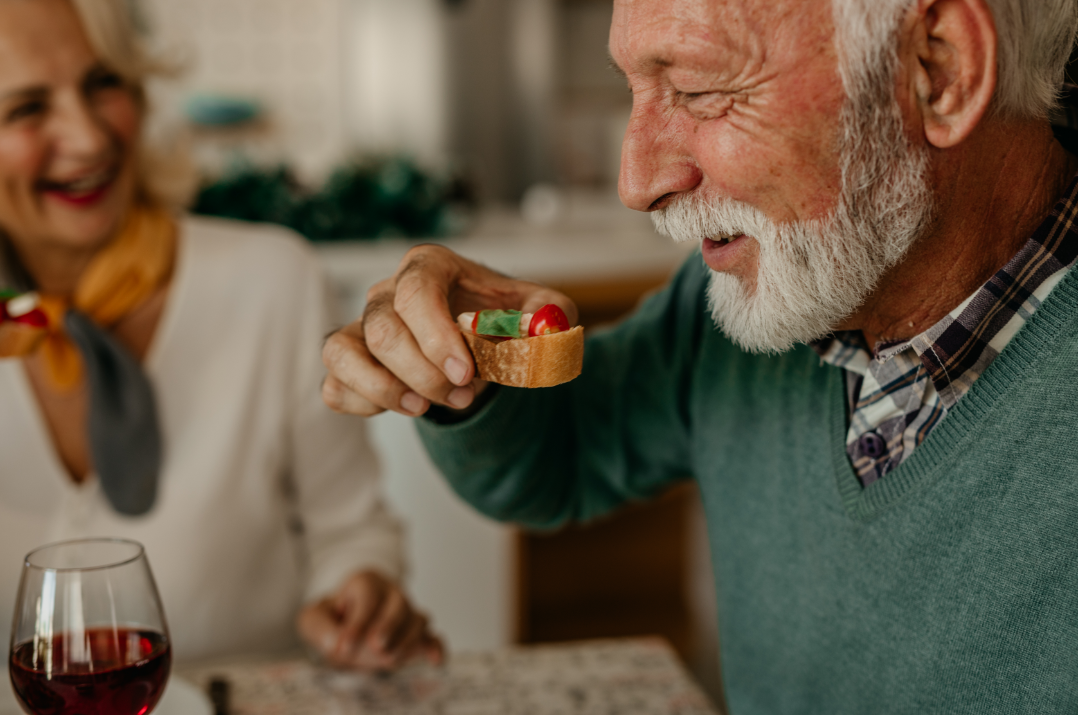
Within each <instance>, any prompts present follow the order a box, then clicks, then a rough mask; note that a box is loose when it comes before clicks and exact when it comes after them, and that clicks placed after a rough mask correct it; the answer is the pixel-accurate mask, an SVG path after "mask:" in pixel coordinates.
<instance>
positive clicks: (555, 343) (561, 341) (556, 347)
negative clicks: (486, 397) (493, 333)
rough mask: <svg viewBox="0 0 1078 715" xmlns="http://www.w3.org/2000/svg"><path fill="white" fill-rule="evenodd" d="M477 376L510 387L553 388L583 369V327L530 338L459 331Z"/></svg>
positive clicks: (572, 377) (575, 375)
mask: <svg viewBox="0 0 1078 715" xmlns="http://www.w3.org/2000/svg"><path fill="white" fill-rule="evenodd" d="M461 332H462V334H463V335H464V341H465V342H466V343H468V347H469V348H470V349H471V351H472V356H473V357H474V358H475V367H476V370H477V373H478V374H477V377H479V378H480V379H483V380H489V381H490V382H496V383H498V384H499V385H509V386H510V387H553V386H554V385H560V384H562V383H563V382H569V381H570V380H572V379H574V378H575V377H577V376H578V375H579V374H580V371H581V370H582V369H583V368H584V328H581V327H580V326H577V327H575V328H573V329H572V330H567V331H565V332H564V333H554V334H553V335H540V336H538V337H534V338H516V339H514V340H502V341H498V340H492V339H490V338H484V337H483V336H481V335H473V334H472V333H469V332H465V331H461Z"/></svg>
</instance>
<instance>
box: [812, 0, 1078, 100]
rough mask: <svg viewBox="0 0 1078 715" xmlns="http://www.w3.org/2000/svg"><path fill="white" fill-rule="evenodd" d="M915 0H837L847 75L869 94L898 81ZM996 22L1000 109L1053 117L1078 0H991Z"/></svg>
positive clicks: (854, 90)
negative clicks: (900, 48) (900, 46)
mask: <svg viewBox="0 0 1078 715" xmlns="http://www.w3.org/2000/svg"><path fill="white" fill-rule="evenodd" d="M914 2H915V0H832V3H833V11H834V17H835V27H836V31H837V35H838V45H839V56H840V58H841V72H842V80H843V82H844V84H845V86H846V90H847V92H848V93H850V94H851V96H853V95H860V96H866V95H869V94H873V93H875V92H876V91H877V90H876V89H874V88H872V87H869V86H866V84H871V83H881V82H883V83H885V84H882V85H881V84H877V88H879V87H881V86H882V87H886V88H887V91H891V90H892V88H893V87H894V78H895V74H894V67H895V63H896V59H897V58H896V49H897V48H896V44H897V42H896V39H897V31H898V28H899V26H900V24H901V22H902V19H903V17H904V16H905V13H906V12H907V11H908V10H909V9H910V8H911V7H912V6H913V5H914ZM986 2H987V3H988V6H989V8H990V9H991V10H992V14H993V16H994V17H995V21H996V33H997V35H998V46H997V72H998V76H999V79H998V82H997V86H996V94H995V98H994V100H993V110H994V111H995V113H996V114H997V115H998V116H1001V117H1008V118H1018V117H1026V118H1038V119H1041V118H1046V117H1047V116H1048V114H1049V112H1050V111H1051V110H1052V109H1053V108H1054V107H1055V106H1056V102H1057V101H1058V97H1059V91H1060V88H1061V87H1062V85H1063V77H1064V70H1065V69H1066V65H1067V60H1068V58H1069V57H1070V53H1071V48H1072V47H1073V45H1074V40H1075V36H1076V34H1078V2H1075V0H986Z"/></svg>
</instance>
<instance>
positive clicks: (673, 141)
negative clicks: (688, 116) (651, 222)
mask: <svg viewBox="0 0 1078 715" xmlns="http://www.w3.org/2000/svg"><path fill="white" fill-rule="evenodd" d="M663 114H664V112H661V111H656V110H655V109H653V108H652V107H648V106H643V107H641V106H639V105H638V104H635V103H634V106H633V114H632V117H631V118H630V119H629V128H628V129H627V130H626V131H625V139H624V140H623V141H622V145H621V174H620V176H619V177H618V194H619V195H620V196H621V202H622V203H623V204H625V205H626V206H628V207H629V208H631V209H635V210H637V211H654V210H656V209H660V208H662V207H663V206H664V205H665V204H666V202H667V200H668V199H670V198H672V197H674V196H676V195H677V194H680V193H682V192H686V191H691V190H692V189H694V188H696V186H697V185H698V184H699V183H700V180H701V179H702V178H703V174H702V173H701V171H700V168H699V167H698V166H697V165H696V161H695V160H694V159H693V158H692V156H691V155H690V154H689V153H688V151H687V147H686V144H687V142H686V138H687V136H686V130H685V129H683V128H682V127H681V126H679V123H678V121H677V120H676V119H675V118H671V117H669V116H663Z"/></svg>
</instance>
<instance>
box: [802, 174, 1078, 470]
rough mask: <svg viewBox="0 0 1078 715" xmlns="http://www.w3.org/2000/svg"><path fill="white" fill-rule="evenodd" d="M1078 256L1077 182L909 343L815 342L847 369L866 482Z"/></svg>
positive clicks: (924, 431) (1002, 343)
mask: <svg viewBox="0 0 1078 715" xmlns="http://www.w3.org/2000/svg"><path fill="white" fill-rule="evenodd" d="M1076 258H1078V178H1076V179H1075V180H1074V181H1072V182H1071V185H1070V187H1069V188H1068V189H1067V191H1066V193H1065V194H1064V195H1063V197H1062V198H1061V199H1060V200H1059V202H1058V203H1057V204H1056V205H1055V208H1053V209H1052V213H1051V214H1050V215H1049V216H1048V218H1047V219H1045V221H1044V222H1043V223H1042V224H1041V225H1040V227H1039V228H1038V229H1037V230H1036V231H1035V232H1034V234H1033V236H1032V237H1031V238H1030V239H1029V240H1028V241H1027V242H1026V244H1025V245H1024V246H1023V247H1022V249H1021V250H1020V251H1019V252H1018V253H1017V254H1016V255H1015V256H1014V258H1012V259H1011V260H1010V262H1009V263H1007V265H1006V266H1004V267H1003V268H1002V269H1000V270H999V271H998V272H997V273H996V274H995V275H994V276H992V278H991V279H990V280H989V281H988V282H987V283H985V284H984V285H983V286H982V287H981V288H980V289H979V290H978V291H977V292H976V293H974V294H973V295H971V296H970V297H969V298H967V299H966V300H965V301H964V302H963V303H962V304H961V305H959V306H958V307H957V308H955V309H954V310H953V311H951V313H950V314H948V315H947V316H946V317H944V318H943V320H941V321H940V322H938V323H936V324H935V325H933V326H932V327H931V328H929V329H928V330H926V331H925V332H923V333H921V334H920V335H917V336H915V337H913V338H912V339H910V340H905V341H902V342H893V343H880V344H877V345H876V346H875V349H874V350H872V351H871V352H870V351H869V349H868V346H867V345H866V344H865V343H864V339H863V338H862V336H861V333H860V332H839V333H835V334H834V335H832V336H829V337H827V338H825V339H823V340H820V341H817V342H816V343H814V344H813V348H814V349H815V350H816V351H817V352H818V353H819V354H820V357H821V358H822V359H823V360H824V361H825V362H828V363H830V364H832V365H836V366H838V367H841V368H844V369H845V371H846V398H847V415H848V416H849V425H850V427H849V431H848V432H847V434H846V453H847V454H848V455H849V457H850V462H851V463H852V464H853V468H854V470H855V471H856V472H857V475H858V477H860V479H861V483H862V484H863V485H864V486H868V485H869V484H872V483H873V482H875V481H876V480H878V479H880V478H881V477H883V476H884V475H885V474H887V473H888V472H890V471H891V470H893V469H895V468H896V467H897V466H898V465H899V464H901V463H902V462H903V461H904V460H905V459H906V458H908V457H909V456H910V454H911V453H912V452H913V450H914V449H915V448H916V447H917V446H918V445H919V444H921V442H923V441H924V440H925V438H926V437H927V436H928V434H929V433H930V432H931V431H932V429H933V428H934V427H935V426H936V425H938V424H939V423H940V420H942V419H943V418H944V416H946V414H947V411H948V410H950V409H951V408H952V407H954V406H955V403H957V402H958V401H959V400H960V399H962V397H963V396H964V395H965V394H966V393H967V392H968V391H969V389H970V387H971V386H972V385H973V383H974V381H976V380H977V378H978V377H980V376H981V375H982V374H983V373H984V371H985V369H987V367H988V366H989V365H990V364H991V363H992V361H993V360H995V359H996V356H997V355H999V354H1000V352H1002V350H1003V349H1004V348H1005V347H1006V346H1007V343H1009V342H1010V340H1011V338H1013V337H1014V336H1015V334H1016V333H1017V332H1018V331H1019V329H1021V327H1022V326H1023V325H1024V324H1025V323H1026V321H1027V320H1029V317H1030V316H1031V315H1032V314H1033V312H1034V311H1035V310H1037V308H1038V307H1039V306H1040V304H1041V303H1042V302H1043V301H1044V299H1045V297H1046V296H1047V295H1048V294H1049V293H1050V292H1051V291H1052V288H1054V287H1055V286H1056V284H1057V283H1059V281H1060V280H1061V279H1062V278H1063V276H1064V275H1065V274H1066V273H1067V271H1068V270H1069V269H1070V267H1071V266H1072V265H1073V264H1074V262H1075V259H1076Z"/></svg>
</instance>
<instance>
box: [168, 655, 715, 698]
mask: <svg viewBox="0 0 1078 715" xmlns="http://www.w3.org/2000/svg"><path fill="white" fill-rule="evenodd" d="M178 674H179V675H180V676H182V677H184V678H186V679H187V680H189V681H191V682H193V683H195V684H196V685H197V686H199V687H202V688H205V687H206V686H207V684H208V683H209V681H210V680H211V679H212V678H224V679H226V680H227V681H228V682H229V684H230V690H231V697H230V700H231V703H232V707H231V712H230V715H255V714H256V713H257V714H258V715H333V714H339V715H368V714H370V715H373V714H374V713H378V714H379V715H447V714H452V715H593V714H594V715H600V714H602V715H607V714H609V713H617V714H618V715H716V713H717V712H718V711H717V710H716V709H715V708H714V707H713V706H712V705H711V703H710V702H709V701H708V699H707V697H706V696H705V695H704V694H703V692H702V691H701V690H700V688H699V687H698V686H697V685H696V684H695V683H694V682H693V680H692V678H691V676H690V675H689V674H688V672H687V671H686V670H685V667H684V666H683V665H682V664H681V663H680V661H679V660H678V659H677V656H676V655H675V654H674V651H673V650H672V649H671V648H670V646H669V645H668V644H667V643H666V642H665V641H663V640H662V639H658V638H637V639H620V640H601V641H584V642H579V643H569V644H557V645H540V646H518V647H512V648H507V649H503V650H497V651H485V652H473V653H460V654H454V655H451V656H450V657H449V658H448V660H447V662H446V664H445V665H444V666H442V667H433V666H429V665H412V666H409V667H407V668H405V669H403V670H401V671H398V672H397V673H394V674H390V675H357V674H350V673H341V672H337V671H331V670H326V669H323V668H319V667H318V666H316V665H314V664H312V663H310V662H308V661H306V660H301V659H297V660H289V661H281V662H263V663H257V662H247V663H244V662H236V663H233V664H231V665H230V664H227V663H226V664H219V665H216V666H202V667H199V668H194V669H179V673H178Z"/></svg>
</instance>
